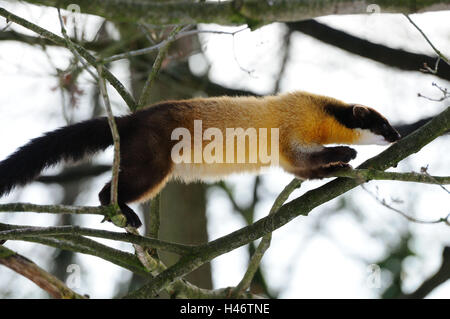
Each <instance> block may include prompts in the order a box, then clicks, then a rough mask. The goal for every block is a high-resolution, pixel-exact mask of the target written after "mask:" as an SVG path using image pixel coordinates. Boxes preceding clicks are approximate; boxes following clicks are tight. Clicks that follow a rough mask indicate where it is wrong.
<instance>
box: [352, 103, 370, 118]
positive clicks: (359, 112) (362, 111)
mask: <svg viewBox="0 0 450 319" xmlns="http://www.w3.org/2000/svg"><path fill="white" fill-rule="evenodd" d="M369 115H370V110H369V109H368V108H367V107H365V106H363V105H359V104H356V105H353V116H354V117H355V118H357V119H365V118H367V117H368V116H369Z"/></svg>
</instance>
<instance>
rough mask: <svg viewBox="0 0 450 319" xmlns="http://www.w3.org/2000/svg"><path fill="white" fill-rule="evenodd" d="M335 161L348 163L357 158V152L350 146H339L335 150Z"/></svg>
mask: <svg viewBox="0 0 450 319" xmlns="http://www.w3.org/2000/svg"><path fill="white" fill-rule="evenodd" d="M333 153H334V155H335V160H336V161H338V162H344V163H348V162H350V161H351V160H352V159H354V158H356V154H357V152H356V150H354V149H353V148H351V147H348V146H337V147H334V148H333Z"/></svg>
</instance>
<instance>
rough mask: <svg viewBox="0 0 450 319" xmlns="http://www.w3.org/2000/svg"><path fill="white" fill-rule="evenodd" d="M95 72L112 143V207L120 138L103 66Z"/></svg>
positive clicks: (115, 201)
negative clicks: (97, 76)
mask: <svg viewBox="0 0 450 319" xmlns="http://www.w3.org/2000/svg"><path fill="white" fill-rule="evenodd" d="M97 72H98V75H99V82H98V85H99V87H100V92H101V93H102V96H103V101H104V103H105V108H106V114H107V115H108V124H109V127H110V129H111V134H112V137H113V141H114V161H113V167H112V178H111V203H112V204H113V205H116V206H117V205H118V204H117V191H118V184H119V168H120V136H119V130H118V128H117V124H116V121H115V119H114V114H113V113H112V109H111V103H110V102H109V97H108V92H107V90H106V83H105V80H104V78H103V66H102V65H98V66H97Z"/></svg>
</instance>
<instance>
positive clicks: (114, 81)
mask: <svg viewBox="0 0 450 319" xmlns="http://www.w3.org/2000/svg"><path fill="white" fill-rule="evenodd" d="M0 16H2V17H5V18H6V19H8V20H10V21H13V22H15V23H17V24H19V25H21V26H23V27H25V28H27V29H29V30H31V31H34V32H36V33H37V34H39V35H41V36H43V37H45V38H47V39H49V40H50V41H52V42H54V43H56V44H58V45H61V46H64V47H68V46H67V42H66V40H65V39H64V38H61V37H60V36H57V35H56V34H54V33H52V32H50V31H47V30H45V29H43V28H41V27H40V26H38V25H36V24H34V23H31V22H29V21H27V20H25V19H23V18H21V17H19V16H16V15H15V14H13V13H11V12H9V11H7V10H6V9H4V8H1V7H0ZM73 45H74V48H75V49H76V51H77V52H78V53H79V54H80V55H81V56H82V57H83V58H85V59H86V61H88V62H89V63H90V64H91V65H93V66H97V64H98V61H97V59H96V58H95V57H94V56H93V55H91V54H90V53H89V52H88V51H87V50H85V49H84V48H83V47H81V46H80V45H78V44H76V43H74V44H73ZM104 76H105V78H106V79H107V80H108V81H109V83H111V85H112V86H113V87H114V88H115V89H116V91H117V92H118V93H119V94H120V96H121V97H122V98H123V100H124V101H125V102H126V103H127V105H128V106H129V107H130V108H133V107H134V106H135V104H136V102H135V101H134V98H133V97H132V96H131V94H130V93H129V92H128V91H127V89H126V88H125V87H124V86H123V84H122V83H121V82H120V81H119V80H118V79H117V78H116V77H115V76H114V75H113V74H112V73H111V72H110V71H109V70H108V69H106V68H105V69H104Z"/></svg>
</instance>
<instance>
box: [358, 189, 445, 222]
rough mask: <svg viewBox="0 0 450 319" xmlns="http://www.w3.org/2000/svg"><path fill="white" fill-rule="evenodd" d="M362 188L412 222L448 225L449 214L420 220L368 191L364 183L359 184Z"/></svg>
mask: <svg viewBox="0 0 450 319" xmlns="http://www.w3.org/2000/svg"><path fill="white" fill-rule="evenodd" d="M361 187H362V189H364V190H365V191H366V192H367V193H368V194H369V195H370V196H372V197H373V198H374V199H375V200H376V201H377V202H379V203H380V204H381V205H383V206H384V207H386V208H388V209H390V210H392V211H393V212H396V213H397V214H399V215H401V216H403V217H404V218H406V219H407V220H409V221H411V222H414V223H418V224H439V223H445V224H447V225H448V226H450V221H449V218H450V214H448V215H447V217H445V218H439V219H437V220H422V219H418V218H415V217H412V216H410V215H408V214H406V213H405V212H402V211H401V210H399V209H397V208H395V207H393V206H391V205H389V204H388V203H387V202H386V200H385V199H384V198H380V197H379V196H378V195H377V194H374V193H373V192H371V191H369V190H368V189H367V188H366V187H364V185H361Z"/></svg>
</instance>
